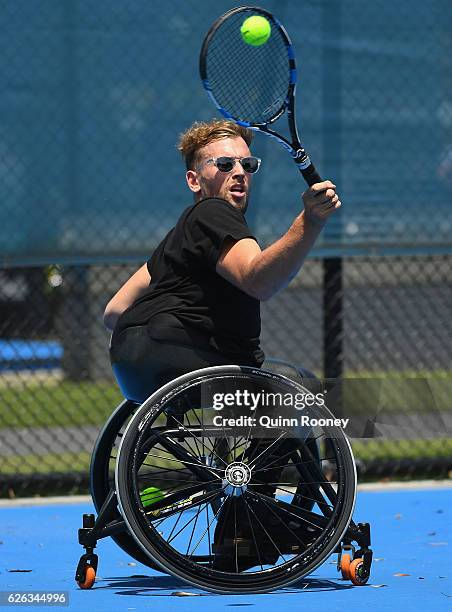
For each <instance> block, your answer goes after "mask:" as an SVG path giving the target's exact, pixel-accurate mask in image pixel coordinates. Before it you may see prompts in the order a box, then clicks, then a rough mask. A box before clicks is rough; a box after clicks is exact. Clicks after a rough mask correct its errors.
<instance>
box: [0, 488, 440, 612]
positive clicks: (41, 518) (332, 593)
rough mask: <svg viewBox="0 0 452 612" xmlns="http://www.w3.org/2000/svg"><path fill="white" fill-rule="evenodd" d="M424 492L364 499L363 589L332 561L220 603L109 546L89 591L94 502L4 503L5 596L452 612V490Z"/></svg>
mask: <svg viewBox="0 0 452 612" xmlns="http://www.w3.org/2000/svg"><path fill="white" fill-rule="evenodd" d="M416 486H417V485H416V484H415V483H412V484H411V485H410V487H409V488H408V489H394V490H392V489H391V488H390V487H387V488H386V489H383V490H382V489H377V490H368V489H367V490H361V491H360V493H359V494H358V499H357V505H356V510H355V513H354V518H355V520H357V521H359V520H366V521H370V523H371V527H372V536H373V541H372V548H373V550H374V562H373V566H372V575H371V579H370V581H369V584H368V585H366V586H363V587H354V586H352V585H351V584H350V583H349V582H346V581H343V580H342V579H340V577H339V574H338V573H337V571H336V556H332V557H331V558H330V559H329V561H328V562H326V563H325V564H323V565H322V566H321V567H320V568H318V570H317V571H316V572H314V573H313V574H312V575H310V576H309V577H307V578H305V579H302V580H301V581H299V582H298V583H296V584H294V585H292V586H290V587H288V588H285V589H281V590H278V591H275V592H273V593H269V594H261V595H215V594H212V593H207V592H203V591H200V590H199V589H194V588H192V587H190V586H189V585H187V584H185V583H183V582H182V581H181V580H179V579H177V578H173V577H172V576H168V575H165V574H160V573H158V572H155V571H152V570H150V569H149V568H148V567H145V566H143V565H141V564H139V563H136V562H135V561H134V560H133V559H131V558H130V557H128V556H127V555H126V554H125V553H124V552H123V551H122V550H121V549H119V548H118V547H117V546H116V545H115V544H114V542H113V541H111V540H110V539H108V538H107V539H105V540H102V541H101V542H100V545H99V547H98V549H97V552H98V554H99V568H98V577H97V579H96V583H95V585H94V587H93V589H92V590H90V591H82V590H80V589H79V588H78V587H77V586H76V584H75V582H74V572H75V567H76V565H77V562H78V558H79V556H80V553H81V548H80V546H79V545H78V542H77V529H78V527H79V526H81V516H82V513H84V512H91V511H93V508H92V505H91V503H88V502H87V501H83V502H80V501H76V500H72V501H71V498H67V500H64V499H62V503H60V502H59V503H49V504H48V505H47V504H43V503H42V502H41V501H40V502H39V504H38V503H37V502H36V504H35V505H33V502H32V501H31V502H21V503H20V504H15V503H11V502H6V501H5V502H2V506H1V508H0V517H1V520H0V524H1V525H2V529H1V533H2V535H1V543H0V546H1V552H2V555H1V559H2V562H1V567H0V587H1V590H2V591H8V592H18V591H20V592H23V591H28V592H33V591H49V592H56V591H58V592H60V591H67V592H68V594H69V609H71V610H82V609H85V610H96V612H97V611H99V612H100V611H102V610H109V611H110V610H118V611H122V610H124V611H127V610H145V609H149V608H151V607H155V606H158V608H159V610H166V609H168V610H170V609H171V610H173V609H177V610H185V609H187V610H188V609H195V608H196V609H199V608H200V609H207V608H210V609H215V610H220V609H226V608H229V607H251V606H258V607H259V610H261V609H262V610H266V609H270V608H274V607H275V606H278V607H284V609H286V610H295V609H297V610H298V609H307V608H309V609H312V608H313V609H316V610H342V609H349V608H351V607H358V606H360V607H362V608H364V607H365V606H370V605H371V606H373V607H375V609H378V610H394V608H395V607H396V606H401V605H403V606H410V608H411V609H413V610H425V609H429V610H450V609H451V608H452V576H451V571H450V542H451V541H452V521H451V506H452V487H450V486H448V485H447V483H446V484H444V485H433V484H432V485H428V486H421V485H418V488H416ZM181 593H183V594H184V595H180V594H181ZM178 594H179V596H178ZM156 597H158V598H159V599H158V601H156V600H155V598H156ZM200 597H202V598H203V599H202V600H200V599H199V598H200ZM176 598H177V602H176V601H175V599H176Z"/></svg>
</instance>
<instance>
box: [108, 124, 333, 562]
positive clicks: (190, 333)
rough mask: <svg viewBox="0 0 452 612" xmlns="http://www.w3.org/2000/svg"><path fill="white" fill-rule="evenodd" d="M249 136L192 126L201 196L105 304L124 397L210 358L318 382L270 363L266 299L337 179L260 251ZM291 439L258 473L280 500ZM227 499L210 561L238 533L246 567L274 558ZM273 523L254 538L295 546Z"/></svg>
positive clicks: (225, 556) (186, 154)
mask: <svg viewBox="0 0 452 612" xmlns="http://www.w3.org/2000/svg"><path fill="white" fill-rule="evenodd" d="M251 138H252V132H251V131H249V130H247V129H245V128H243V127H241V126H238V125H236V124H235V123H233V122H230V121H226V120H221V121H211V122H209V123H195V124H194V125H193V126H192V127H191V128H190V129H188V130H187V131H186V132H185V133H184V134H182V136H181V138H180V142H179V150H180V151H181V153H182V156H183V158H184V160H185V165H186V181H187V185H188V187H189V189H190V190H191V191H192V193H193V196H194V203H193V204H192V205H191V206H189V207H188V208H186V209H185V210H184V212H183V213H182V215H181V216H180V218H179V220H178V221H177V223H176V225H175V226H174V228H173V229H172V230H171V231H170V232H169V233H168V234H167V236H166V237H165V238H164V239H163V241H162V242H161V243H160V244H159V245H158V247H157V248H156V249H155V251H154V253H153V255H152V257H151V258H150V259H149V261H148V262H147V263H146V264H144V265H143V266H142V267H141V268H139V270H138V271H137V272H135V274H134V275H133V276H132V277H131V278H130V279H129V280H128V281H127V282H126V283H125V284H124V285H123V286H122V287H121V289H120V290H119V291H118V293H117V294H116V295H115V296H114V297H113V298H112V299H111V300H110V302H109V303H108V305H107V307H106V310H105V315H104V321H105V325H106V326H107V327H108V328H109V329H110V330H113V334H112V338H111V346H110V356H111V362H112V367H113V370H114V372H115V375H116V378H117V380H118V383H119V385H120V387H121V389H122V391H123V393H124V396H125V397H127V398H128V399H132V400H135V401H137V402H140V403H141V402H143V401H144V400H145V399H146V398H147V397H148V396H149V395H150V394H151V393H152V392H153V391H155V390H156V389H157V388H159V387H160V386H161V385H163V384H164V383H166V382H168V381H170V380H172V379H174V378H175V377H177V376H180V375H182V374H184V373H186V372H190V371H193V370H196V369H199V368H203V367H208V366H212V365H224V364H237V365H248V366H254V367H256V366H257V367H261V366H263V367H264V368H265V369H267V370H271V371H273V372H277V373H279V374H283V375H285V376H288V377H290V378H292V379H295V380H297V379H298V381H299V382H300V381H301V379H302V378H306V377H313V375H312V374H311V373H310V372H308V371H306V370H301V369H297V368H294V367H293V366H291V365H290V364H285V363H282V362H276V361H274V360H266V361H265V362H264V353H263V351H262V349H261V347H260V343H259V335H260V330H261V322H260V302H261V301H262V300H267V299H269V298H271V297H272V296H273V295H275V293H277V292H278V291H280V290H281V289H283V288H284V287H286V286H287V285H288V283H289V282H290V280H291V279H292V278H293V277H294V276H295V275H296V274H297V272H298V271H299V270H300V268H301V267H302V265H303V262H304V260H305V259H306V256H307V255H308V253H309V251H310V250H311V248H312V246H313V244H314V242H315V240H316V239H317V237H318V235H319V234H320V232H321V230H322V228H323V226H324V224H325V222H326V221H327V219H328V218H329V217H330V216H331V215H332V214H333V213H334V211H335V210H337V209H338V208H339V206H340V205H341V203H340V201H339V198H338V196H337V194H336V188H335V185H334V184H333V183H332V182H331V181H324V182H322V183H318V184H315V185H313V186H312V187H311V188H309V189H308V190H307V191H305V192H304V193H303V196H302V199H303V205H304V207H303V210H302V212H301V213H300V214H299V215H298V216H297V217H296V218H295V219H294V221H293V223H292V225H291V227H290V228H289V230H288V231H287V232H286V233H285V234H284V235H283V236H282V237H281V238H279V240H277V241H276V242H274V243H273V244H272V245H270V246H269V247H267V248H266V249H264V250H261V249H260V247H259V244H258V242H257V239H256V237H255V236H254V235H253V233H252V232H251V231H250V229H249V227H248V225H247V222H246V219H245V212H246V210H247V207H248V203H249V200H250V191H251V184H252V179H253V174H255V173H256V172H257V171H258V169H259V166H260V160H259V159H258V158H256V157H254V156H253V155H252V154H251V152H250V149H249V147H250V144H251ZM275 204H277V203H275ZM268 442H269V441H268V440H266V439H255V440H252V441H251V445H250V447H249V449H248V450H247V453H248V452H249V453H252V454H250V456H257V455H258V454H260V452H261V447H262V448H265V447H266V446H267V445H268ZM291 444H293V442H292V441H290V440H286V441H283V442H282V443H281V444H279V445H278V446H277V447H276V446H275V452H274V458H273V455H272V457H269V459H268V460H269V462H271V463H272V464H275V465H274V468H273V469H269V470H267V471H266V473H265V476H266V477H265V478H262V483H261V485H262V486H261V489H260V492H261V493H266V494H267V495H271V496H274V494H275V487H274V485H273V483H275V482H278V480H277V479H278V477H279V473H280V472H281V470H282V463H283V462H281V461H278V460H279V458H280V457H285V456H287V454H288V453H287V450H288V445H291ZM314 447H315V442H314ZM316 450H317V449H316V448H313V449H312V452H314V453H315V452H316ZM286 461H287V460H286ZM264 481H265V482H264ZM266 483H267V484H266ZM229 505H230V504H227V503H225V504H224V505H223V507H222V512H221V514H220V515H219V516H218V517H217V525H216V528H215V534H214V540H213V550H214V551H215V561H214V566H215V567H216V568H217V569H223V570H228V569H230V564H231V559H232V558H233V550H234V547H235V546H236V544H237V543H238V540H240V549H241V550H247V548H248V549H249V550H250V551H251V552H248V553H246V554H245V553H243V554H242V553H241V555H240V559H239V560H238V564H239V568H240V570H241V571H242V570H244V569H247V568H250V567H254V566H255V565H256V563H257V562H258V561H259V562H260V563H261V562H265V563H274V562H275V561H276V558H277V556H278V554H279V553H278V552H277V551H276V549H275V548H274V547H271V550H268V551H266V552H265V555H264V556H265V559H259V560H258V559H257V558H256V556H255V552H254V548H253V547H252V545H251V540H252V534H251V533H250V532H249V526H248V525H249V521H247V520H246V517H238V519H237V520H238V521H239V523H240V524H241V525H242V526H243V527H242V528H241V529H240V530H239V531H238V532H237V530H235V531H234V529H235V527H234V526H233V522H231V521H230V520H228V512H229V510H228V508H229ZM256 512H257V510H256ZM272 519H273V517H272V516H271V515H269V513H268V512H267V511H265V512H263V513H262V516H259V517H258V522H259V527H257V526H256V525H255V528H254V531H255V533H254V537H256V533H257V535H258V537H262V538H263V539H264V540H265V537H266V535H265V532H262V533H261V532H260V530H261V529H263V527H262V526H265V530H266V533H268V532H272V531H273V530H276V535H275V537H277V538H278V542H279V545H280V548H281V549H282V550H284V549H285V548H284V547H285V544H287V550H290V546H291V542H290V541H287V542H286V543H285V542H284V541H283V540H284V537H286V539H287V534H281V533H280V531H281V530H280V526H279V525H278V524H277V523H276V524H275V525H273V524H272ZM273 522H274V519H273ZM291 529H292V533H297V537H298V538H299V539H302V538H304V539H305V540H306V541H308V540H309V538H310V537H312V534H309V533H307V532H306V526H305V525H301V524H300V525H299V526H298V527H297V526H296V525H295V524H294V525H293V526H292V528H291Z"/></svg>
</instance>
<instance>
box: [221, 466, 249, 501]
mask: <svg viewBox="0 0 452 612" xmlns="http://www.w3.org/2000/svg"><path fill="white" fill-rule="evenodd" d="M224 476H225V477H224V479H223V486H224V487H225V493H226V495H234V496H237V495H242V494H243V493H244V492H245V491H246V488H247V485H248V483H249V481H250V480H251V470H250V468H249V467H248V466H247V465H246V464H245V463H241V462H234V463H230V464H229V465H228V466H227V468H226V470H225V473H224Z"/></svg>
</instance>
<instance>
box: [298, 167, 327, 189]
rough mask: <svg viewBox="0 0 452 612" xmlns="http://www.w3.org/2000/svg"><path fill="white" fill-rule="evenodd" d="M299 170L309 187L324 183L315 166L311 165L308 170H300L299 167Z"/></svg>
mask: <svg viewBox="0 0 452 612" xmlns="http://www.w3.org/2000/svg"><path fill="white" fill-rule="evenodd" d="M298 169H299V170H300V172H301V174H302V175H303V178H304V180H305V181H306V183H307V184H308V187H312V185H314V183H321V182H322V179H321V178H320V174H319V173H318V172H317V170H316V169H315V166H314V164H311V165H310V166H308V167H307V168H300V166H298Z"/></svg>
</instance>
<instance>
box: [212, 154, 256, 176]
mask: <svg viewBox="0 0 452 612" xmlns="http://www.w3.org/2000/svg"><path fill="white" fill-rule="evenodd" d="M237 162H239V163H240V165H241V166H242V168H243V169H244V170H245V172H246V173H247V174H255V173H256V172H257V171H258V170H259V166H260V165H261V160H260V159H259V158H258V157H211V158H210V159H206V160H205V161H204V163H205V164H214V166H216V167H217V168H218V170H219V171H220V172H231V170H232V169H233V168H234V166H235V164H236V163H237Z"/></svg>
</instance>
